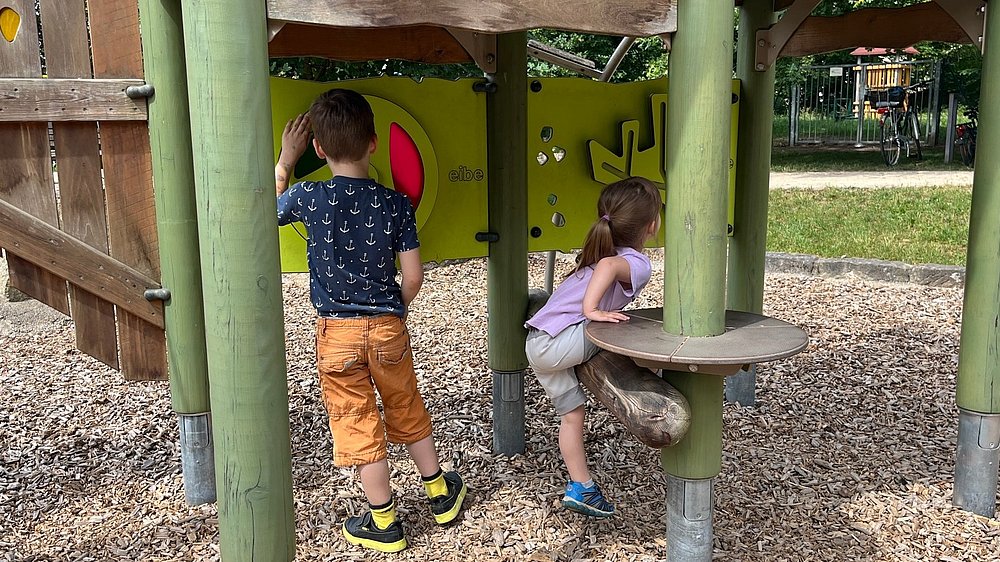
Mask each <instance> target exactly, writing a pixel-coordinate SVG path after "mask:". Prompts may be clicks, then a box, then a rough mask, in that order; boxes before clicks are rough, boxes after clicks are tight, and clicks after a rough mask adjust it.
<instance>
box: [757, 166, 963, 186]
mask: <svg viewBox="0 0 1000 562" xmlns="http://www.w3.org/2000/svg"><path fill="white" fill-rule="evenodd" d="M931 185H972V170H958V171H922V172H914V171H906V170H900V171H885V172H773V173H772V174H771V189H787V188H798V189H822V188H824V187H860V188H873V187H926V186H931Z"/></svg>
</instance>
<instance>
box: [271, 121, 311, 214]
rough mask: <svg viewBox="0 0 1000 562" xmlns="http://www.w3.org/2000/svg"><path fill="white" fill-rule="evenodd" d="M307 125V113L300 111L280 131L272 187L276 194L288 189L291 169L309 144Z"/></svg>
mask: <svg viewBox="0 0 1000 562" xmlns="http://www.w3.org/2000/svg"><path fill="white" fill-rule="evenodd" d="M309 125H310V124H309V115H307V114H302V113H300V114H299V115H298V116H296V117H295V119H290V120H289V121H288V123H286V124H285V128H284V130H283V131H281V152H279V153H278V163H277V164H276V165H275V166H274V189H275V192H276V193H277V195H281V194H282V193H284V192H285V190H286V189H288V180H289V178H290V177H291V175H292V169H293V168H295V163H296V162H298V161H299V158H301V157H302V154H303V153H304V152H305V151H306V148H307V147H308V146H309Z"/></svg>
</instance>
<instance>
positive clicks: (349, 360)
mask: <svg viewBox="0 0 1000 562" xmlns="http://www.w3.org/2000/svg"><path fill="white" fill-rule="evenodd" d="M310 124H311V125H312V128H313V134H314V137H315V138H314V139H313V148H314V149H315V150H316V154H317V155H318V156H319V157H320V158H323V159H325V160H326V162H327V165H328V166H329V168H330V171H331V172H333V179H331V180H328V181H323V182H313V181H305V182H299V183H297V184H295V185H293V186H292V187H291V189H287V187H288V177H289V175H290V173H291V170H292V168H293V167H294V165H295V162H296V161H298V159H299V157H300V156H301V155H302V153H303V152H304V151H305V149H306V144H307V142H308V138H309V126H310ZM377 141H378V139H377V138H376V136H375V121H374V116H373V114H372V109H371V106H370V105H369V104H368V102H367V101H366V100H365V98H364V97H363V96H361V94H358V93H357V92H354V91H351V90H344V89H333V90H330V91H328V92H326V93H324V94H322V95H321V96H319V98H317V99H316V101H315V102H313V104H312V107H310V108H309V114H308V116H302V115H299V116H298V117H297V118H296V119H294V120H292V121H289V122H288V124H287V125H286V126H285V129H284V131H283V132H282V135H281V153H280V154H279V155H278V164H277V165H276V166H275V189H276V191H277V193H278V224H282V225H284V224H288V223H291V222H294V221H301V222H302V223H304V224H305V226H306V229H307V230H308V232H309V245H308V249H307V260H308V263H309V292H310V299H311V301H312V303H313V306H315V307H316V311H317V313H318V315H319V318H317V321H316V364H317V368H318V370H319V381H320V388H321V390H322V392H323V403H324V405H325V406H326V410H327V413H328V415H329V417H330V431H331V433H332V434H333V449H334V453H333V456H334V464H336V465H337V466H357V467H358V468H357V470H358V475H359V476H360V478H361V487H362V488H363V489H364V492H365V496H366V497H367V499H368V503H369V505H370V507H371V509H370V510H369V511H368V512H366V513H365V514H364V515H361V516H359V517H349V518H348V519H347V521H345V522H344V525H343V534H344V537H345V538H347V541H348V542H350V543H352V544H357V545H361V546H364V547H367V548H372V549H374V550H378V551H382V552H397V551H400V550H402V549H404V548H406V538H405V537H404V535H403V527H402V525H401V523H400V522H399V520H398V519H397V518H396V504H395V502H394V501H393V498H392V492H391V490H390V488H389V464H388V461H387V460H386V457H387V451H386V440H387V439H388V441H392V442H394V443H403V444H405V445H406V448H407V450H408V452H409V453H410V456H411V457H413V461H414V463H416V465H417V468H418V469H419V470H420V474H421V476H422V479H423V482H424V488H425V490H426V492H427V497H428V498H429V499H430V507H431V512H432V513H433V515H434V519H435V520H436V521H437V522H438V523H439V524H445V523H449V522H451V521H453V520H454V519H455V518H456V517H458V513H459V511H460V510H461V508H462V502H463V500H464V499H465V495H466V491H467V488H466V485H465V484H464V483H463V482H462V478H461V477H460V476H459V475H458V473H456V472H447V473H442V471H441V467H440V465H439V463H438V456H437V451H436V449H435V447H434V441H433V438H432V437H431V420H430V416H429V415H428V414H427V410H426V409H425V408H424V403H423V400H422V399H421V397H420V394H419V392H418V391H417V380H416V374H415V372H414V370H413V356H412V352H411V349H410V337H409V333H408V332H407V331H406V325H405V324H404V322H403V320H404V318H405V317H406V307H407V306H408V305H409V304H410V302H411V301H412V300H413V298H414V297H415V296H416V295H417V292H418V291H419V290H420V286H421V284H422V283H423V266H422V264H421V262H420V251H419V249H418V247H419V245H420V243H419V241H418V240H417V228H416V222H415V220H414V216H413V208H412V206H411V205H410V201H409V199H407V197H406V196H405V195H403V194H401V193H397V192H395V191H393V190H391V189H388V188H386V187H384V186H382V185H380V184H379V183H377V182H375V181H374V180H372V179H369V178H368V166H369V160H370V159H371V155H372V154H373V153H374V152H375V148H376V146H377ZM286 189H287V191H286ZM397 257H398V259H399V264H400V269H401V270H402V284H401V285H400V284H398V283H397V282H396V266H395V260H396V258H397ZM376 391H377V392H378V394H379V396H380V397H381V398H382V408H383V410H384V412H385V414H384V420H383V416H382V415H380V414H379V410H378V406H377V404H376V401H375V392H376Z"/></svg>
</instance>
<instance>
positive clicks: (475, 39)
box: [445, 27, 497, 74]
mask: <svg viewBox="0 0 1000 562" xmlns="http://www.w3.org/2000/svg"><path fill="white" fill-rule="evenodd" d="M445 29H447V30H448V33H450V34H451V36H452V37H454V38H455V40H456V41H458V42H459V43H460V44H461V45H462V48H463V49H465V51H466V52H467V53H469V56H471V57H472V60H474V61H476V64H477V65H478V66H479V68H481V69H482V70H483V72H485V73H487V74H493V73H495V72H496V71H497V36H496V34H494V33H480V32H478V31H468V30H465V29H455V28H453V27H447V28H445Z"/></svg>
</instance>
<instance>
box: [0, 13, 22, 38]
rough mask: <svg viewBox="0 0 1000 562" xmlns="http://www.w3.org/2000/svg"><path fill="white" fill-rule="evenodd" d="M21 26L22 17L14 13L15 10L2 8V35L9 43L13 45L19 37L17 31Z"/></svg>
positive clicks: (0, 30)
mask: <svg viewBox="0 0 1000 562" xmlns="http://www.w3.org/2000/svg"><path fill="white" fill-rule="evenodd" d="M20 26H21V15H20V14H18V13H17V12H16V11H14V9H13V8H0V35H3V38H4V39H6V40H7V42H8V43H13V42H14V38H15V37H17V30H18V28H19V27H20Z"/></svg>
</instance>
